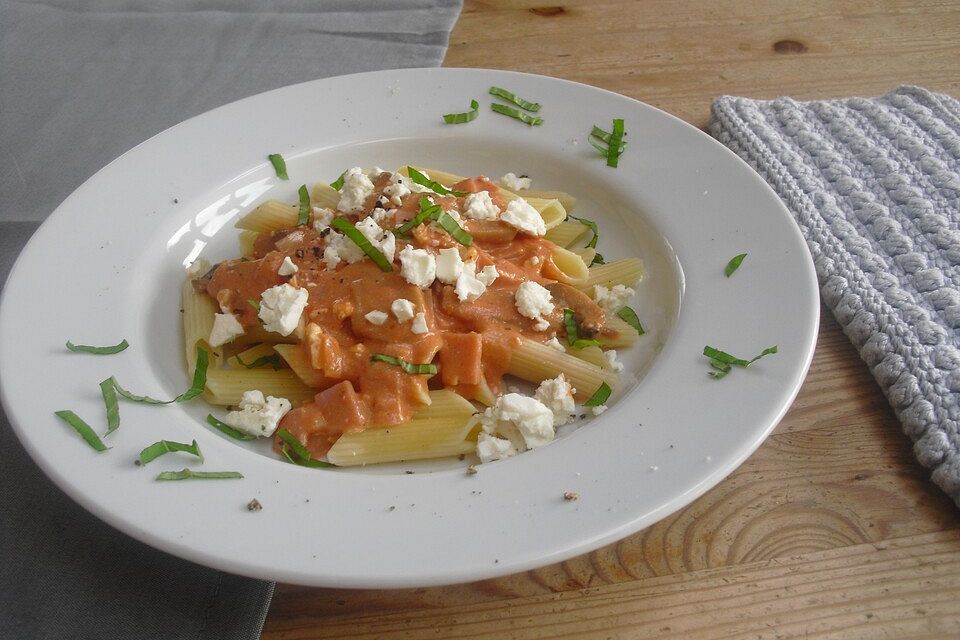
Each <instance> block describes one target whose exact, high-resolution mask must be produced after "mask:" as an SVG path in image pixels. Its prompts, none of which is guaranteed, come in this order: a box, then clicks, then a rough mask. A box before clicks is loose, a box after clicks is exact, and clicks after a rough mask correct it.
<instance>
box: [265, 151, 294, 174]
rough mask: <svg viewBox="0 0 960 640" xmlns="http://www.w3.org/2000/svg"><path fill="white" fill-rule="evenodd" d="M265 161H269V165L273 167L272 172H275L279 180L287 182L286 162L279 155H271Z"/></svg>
mask: <svg viewBox="0 0 960 640" xmlns="http://www.w3.org/2000/svg"><path fill="white" fill-rule="evenodd" d="M267 159H269V160H270V164H272V165H273V170H274V171H275V172H276V174H277V177H278V178H280V179H281V180H289V179H290V176H288V175H287V162H286V160H284V159H283V156H282V155H280V154H279V153H271V154H270V155H268V156H267Z"/></svg>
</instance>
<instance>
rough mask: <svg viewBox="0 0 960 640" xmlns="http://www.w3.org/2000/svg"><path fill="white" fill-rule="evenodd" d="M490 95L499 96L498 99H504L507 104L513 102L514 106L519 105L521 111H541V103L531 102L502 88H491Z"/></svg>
mask: <svg viewBox="0 0 960 640" xmlns="http://www.w3.org/2000/svg"><path fill="white" fill-rule="evenodd" d="M490 95H492V96H497V97H498V98H503V99H504V100H506V101H507V102H512V103H513V104H515V105H517V106H518V107H520V108H521V109H525V110H527V111H530V112H533V113H536V112H538V111H540V103H539V102H530V101H529V100H524V99H523V98H521V97H520V96H518V95H517V94H515V93H512V92H510V91H507V90H506V89H502V88H500V87H490Z"/></svg>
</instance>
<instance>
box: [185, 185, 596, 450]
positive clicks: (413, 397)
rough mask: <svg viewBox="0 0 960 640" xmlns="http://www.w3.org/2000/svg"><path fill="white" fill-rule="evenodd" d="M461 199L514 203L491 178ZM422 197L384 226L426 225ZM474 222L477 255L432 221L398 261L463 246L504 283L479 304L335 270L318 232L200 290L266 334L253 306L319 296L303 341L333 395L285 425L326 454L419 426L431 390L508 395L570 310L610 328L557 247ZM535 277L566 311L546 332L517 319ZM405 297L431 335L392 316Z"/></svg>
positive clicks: (444, 290)
mask: <svg viewBox="0 0 960 640" xmlns="http://www.w3.org/2000/svg"><path fill="white" fill-rule="evenodd" d="M389 175H390V174H389V173H383V174H380V175H379V176H375V177H374V178H373V181H374V186H375V190H374V193H373V194H372V195H371V196H370V197H369V198H368V199H367V201H366V203H365V204H366V207H365V209H364V212H363V213H362V214H361V215H360V216H357V215H355V214H353V215H350V216H348V218H349V219H350V221H351V222H357V221H358V220H359V219H362V218H364V217H366V216H368V215H370V212H371V211H372V210H373V208H374V207H375V206H377V202H378V201H379V202H380V203H381V204H383V199H381V198H380V195H381V192H382V190H383V188H384V187H385V186H387V184H389ZM452 190H454V191H465V192H475V191H487V192H488V193H489V194H490V197H491V199H492V200H493V202H494V203H496V204H497V206H498V207H500V208H501V210H502V209H504V208H505V205H506V203H505V202H504V199H503V196H502V194H500V191H499V189H498V187H497V186H496V185H495V184H493V183H492V182H490V181H489V180H487V179H486V178H482V177H479V178H470V179H467V180H464V181H462V182H460V183H458V184H456V185H453V187H452ZM420 197H421V194H418V193H412V194H410V195H408V196H406V197H405V198H404V199H403V201H402V205H401V206H399V207H395V208H393V209H389V210H390V211H391V212H392V213H393V216H390V217H387V219H386V220H385V221H383V222H382V223H381V226H383V227H384V228H389V227H390V226H391V224H393V225H400V224H402V223H403V222H405V221H407V220H409V219H411V218H412V217H414V216H415V215H416V213H417V211H418V210H419V201H420ZM432 197H433V199H434V200H435V201H436V202H437V203H438V204H440V205H441V206H442V207H443V208H444V210H447V211H450V210H452V209H456V210H457V211H461V210H462V209H463V198H456V197H453V196H443V197H438V196H432ZM390 206H392V205H389V204H388V205H387V207H390ZM342 215H345V214H343V213H342V212H338V216H342ZM391 217H392V219H391ZM462 225H463V227H464V229H465V230H466V231H467V232H468V233H470V234H471V236H472V237H473V244H472V245H471V246H470V247H466V246H463V245H460V244H459V243H458V242H457V241H456V240H454V238H453V237H451V236H450V235H449V234H447V233H446V232H445V231H443V230H442V229H439V228H436V227H435V226H434V225H432V224H430V223H425V224H422V225H419V226H418V227H416V228H414V229H413V231H412V232H411V233H410V235H409V236H408V237H407V238H406V239H405V240H401V239H399V238H398V239H397V249H396V254H397V255H399V253H400V251H401V250H402V249H403V247H404V246H406V245H407V244H412V245H413V246H414V248H429V249H433V250H435V251H436V250H439V249H442V248H448V247H456V248H457V249H458V250H459V252H460V255H461V258H462V259H463V261H464V262H467V261H472V260H475V261H476V263H477V269H478V271H479V270H481V269H482V268H483V267H485V266H487V265H493V266H495V267H496V269H497V271H498V273H499V277H498V278H497V279H496V280H495V281H494V282H493V283H492V284H491V285H490V286H489V287H488V288H487V289H486V291H485V292H484V293H483V294H482V295H481V296H480V297H479V298H477V299H476V300H474V301H473V302H461V301H460V300H459V299H458V298H457V296H456V294H455V292H454V287H453V286H451V285H445V284H443V283H441V282H440V281H439V280H437V281H435V282H434V283H433V285H431V286H430V287H429V288H427V289H419V288H418V287H416V286H414V285H412V284H410V283H408V282H407V281H406V280H405V279H404V278H403V277H402V276H401V275H400V263H399V259H397V260H395V261H394V265H393V266H394V270H393V272H388V273H386V272H383V271H381V270H380V269H379V268H378V267H377V266H376V265H375V264H374V263H373V262H372V261H371V260H369V259H364V260H361V261H359V262H356V263H354V264H347V263H346V262H341V263H340V264H339V265H338V266H337V268H336V269H334V270H330V271H328V270H327V268H326V263H325V262H324V260H323V248H324V246H325V239H324V235H325V234H322V233H317V232H316V231H314V229H313V228H312V227H309V226H304V227H297V228H295V229H287V230H282V231H277V232H274V233H273V234H261V235H260V237H259V238H258V239H257V241H256V243H255V245H254V254H253V257H252V259H240V260H230V261H225V262H223V263H221V264H220V265H218V266H217V268H215V270H214V271H213V272H212V274H208V275H207V276H205V277H204V278H202V279H201V280H200V281H198V283H197V284H198V286H200V287H203V288H204V289H205V291H206V292H207V293H208V294H209V295H210V296H211V297H212V298H213V299H214V300H216V301H217V302H218V303H219V305H220V308H221V310H222V311H223V312H224V313H233V314H236V315H237V317H238V319H239V320H240V323H241V324H242V325H243V326H244V327H255V326H258V325H259V320H258V318H257V311H256V309H255V305H254V304H253V303H255V302H258V301H259V300H260V294H261V293H262V292H263V291H264V290H265V289H268V288H270V287H273V286H276V285H278V284H281V283H284V282H289V283H290V284H291V285H292V286H294V287H302V288H305V289H306V290H307V292H308V293H309V298H308V303H307V308H306V310H305V312H304V314H303V317H302V318H301V328H300V330H299V333H298V335H300V337H301V340H300V348H302V349H304V350H305V352H306V354H307V355H308V356H309V358H310V361H311V363H312V365H313V366H314V368H316V369H317V370H319V371H320V372H321V373H322V374H323V376H324V377H325V378H326V379H327V381H328V383H329V386H326V388H324V389H323V390H322V391H320V392H319V393H317V395H316V397H315V398H314V400H313V401H312V402H307V403H305V404H303V405H302V406H300V407H297V408H295V409H293V410H292V411H290V412H289V413H288V414H287V415H286V416H284V418H283V420H282V422H281V425H280V426H281V427H283V428H285V429H287V430H289V431H290V432H291V433H292V434H293V435H294V436H296V437H297V438H298V439H299V440H300V441H301V442H302V443H303V444H304V445H305V446H306V447H307V448H308V449H309V450H310V451H311V453H312V454H313V455H314V456H322V455H323V454H325V453H326V452H327V450H329V448H330V447H331V446H332V445H333V443H334V442H336V440H337V438H339V437H340V435H341V434H343V433H347V432H353V431H362V430H363V429H365V428H367V427H368V426H371V425H377V426H386V425H395V424H400V423H403V422H406V421H408V420H409V419H410V418H411V416H412V414H413V412H414V411H415V410H416V409H417V408H418V407H421V406H423V405H424V404H427V403H428V402H429V395H428V390H429V388H434V387H435V388H439V387H441V386H443V387H450V388H453V389H454V390H456V391H457V392H458V393H460V394H461V395H463V396H465V397H467V398H468V399H474V398H476V397H477V396H478V394H481V393H483V392H485V391H486V392H487V393H489V392H491V391H492V392H493V393H497V392H499V390H500V387H501V384H502V379H503V376H504V374H505V373H506V371H507V369H508V368H509V366H510V352H511V350H512V349H514V348H516V346H517V345H518V344H519V339H520V337H521V336H525V337H528V338H532V339H534V340H538V341H541V342H543V341H546V340H548V339H549V338H550V337H553V336H555V335H556V333H557V330H558V329H560V332H561V334H562V333H563V330H562V324H563V308H564V307H569V308H572V309H574V311H575V312H576V313H577V316H578V321H579V322H581V324H582V326H583V328H584V330H585V331H586V332H588V333H595V332H597V331H600V330H602V324H603V313H602V311H601V310H600V308H599V307H598V306H597V305H596V304H595V303H594V302H593V301H592V300H590V298H589V297H588V296H586V295H584V294H583V293H581V292H579V291H578V290H576V289H574V288H573V287H570V286H567V285H564V284H561V283H559V282H557V278H558V277H559V275H560V272H559V270H558V269H557V267H556V266H555V265H554V263H553V259H552V256H553V251H554V248H555V246H556V245H554V244H553V243H552V242H550V241H548V240H545V239H543V238H537V237H533V236H529V235H526V234H523V233H518V232H517V230H516V229H515V228H513V227H511V226H509V225H507V224H505V223H503V222H500V221H499V220H483V221H479V220H466V219H464V221H463V223H462ZM285 257H289V258H290V259H291V260H292V261H293V263H294V264H296V265H297V267H298V268H299V271H298V272H297V273H296V274H294V275H293V276H288V277H285V276H280V275H278V274H277V271H278V269H279V267H280V264H281V263H282V262H283V260H284V258H285ZM528 280H532V281H534V282H537V283H539V284H542V285H543V286H545V287H547V288H548V289H550V291H551V294H552V295H553V297H554V305H555V308H554V311H553V312H552V313H550V314H549V315H546V316H544V319H545V320H546V321H547V322H548V323H549V324H550V327H549V328H548V329H547V330H546V331H536V330H535V329H534V325H535V321H534V320H531V319H530V318H526V317H524V316H522V315H521V314H520V313H519V312H518V311H517V307H516V304H515V294H516V291H517V288H518V287H519V286H520V284H521V283H523V282H525V281H528ZM401 298H402V299H406V300H409V301H410V302H412V303H413V305H414V307H415V311H414V313H419V312H422V313H423V314H424V315H425V318H426V321H427V326H428V328H429V331H428V332H427V333H425V334H420V335H418V334H415V333H413V331H412V326H413V325H412V322H411V321H410V320H407V321H405V322H399V321H398V320H397V318H396V317H395V315H394V314H393V313H392V312H391V304H392V303H393V302H394V300H397V299H401ZM371 311H382V312H385V313H387V315H388V319H387V320H386V322H384V323H383V324H382V325H379V326H378V325H374V324H372V323H371V322H369V321H368V320H367V319H366V317H365V316H366V315H367V314H368V313H369V312H371ZM374 353H382V354H386V355H390V356H395V357H399V358H403V359H404V360H406V361H408V362H411V363H415V364H420V363H430V362H435V363H437V364H438V365H439V368H440V372H439V374H438V375H436V376H433V377H429V376H427V375H416V374H408V373H406V372H405V371H404V370H403V369H402V368H400V367H398V366H396V365H392V364H388V363H384V362H371V358H370V357H371V355H372V354H374Z"/></svg>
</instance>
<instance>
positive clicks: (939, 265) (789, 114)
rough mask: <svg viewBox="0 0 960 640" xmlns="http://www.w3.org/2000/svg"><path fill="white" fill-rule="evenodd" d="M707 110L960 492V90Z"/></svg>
mask: <svg viewBox="0 0 960 640" xmlns="http://www.w3.org/2000/svg"><path fill="white" fill-rule="evenodd" d="M712 115H713V117H712V123H711V132H712V134H713V135H714V137H715V138H717V139H718V140H719V141H720V142H722V143H723V144H725V145H726V146H728V147H729V148H730V149H732V150H733V151H734V152H736V153H737V154H738V155H740V157H742V158H743V159H744V160H746V161H747V162H748V163H749V164H750V165H751V166H753V168H754V169H756V170H757V172H758V173H759V174H760V175H761V176H763V177H764V179H766V180H767V182H769V183H770V185H771V186H772V187H773V188H774V190H775V191H776V192H777V193H778V194H779V195H780V197H781V198H782V199H783V201H784V203H786V205H787V207H788V208H789V209H790V211H791V212H792V213H793V216H794V218H795V219H796V221H797V223H798V224H799V225H800V229H801V230H802V232H803V235H804V237H805V238H806V240H807V245H808V246H809V248H810V253H811V254H812V255H813V260H814V264H815V265H816V270H817V277H818V279H819V282H820V293H821V297H822V300H823V302H824V303H825V304H826V305H827V306H828V307H829V308H830V309H831V311H832V312H833V314H834V316H835V317H836V318H837V320H838V321H839V323H840V324H841V325H842V326H843V330H844V332H845V333H846V335H847V336H848V337H849V338H850V340H851V341H852V342H853V344H854V345H855V346H856V347H857V349H858V350H859V351H860V356H861V357H862V358H863V360H864V361H865V362H866V363H867V365H868V366H869V367H870V370H871V371H872V372H873V375H874V377H875V378H876V380H877V382H879V383H880V386H881V388H882V389H883V392H884V393H885V394H886V397H887V399H888V400H889V401H890V404H891V405H892V406H893V408H894V410H895V411H896V414H897V416H898V418H899V419H900V422H901V423H902V425H903V430H904V432H905V433H906V434H907V435H908V436H910V438H911V439H912V440H913V442H914V452H915V454H916V456H917V459H918V460H919V461H920V462H921V463H922V464H923V465H925V466H927V467H929V468H930V469H932V470H933V472H932V477H933V480H934V482H936V483H937V484H938V485H939V486H940V487H941V488H942V489H943V490H944V491H946V492H947V494H949V495H950V497H952V498H953V500H954V501H955V502H956V503H957V504H958V505H960V431H958V420H960V350H958V347H960V230H958V228H960V102H957V100H955V99H953V98H950V97H948V96H944V95H938V94H934V93H931V92H929V91H927V90H925V89H921V88H918V87H901V88H899V89H897V90H895V91H893V92H892V93H890V94H887V95H885V96H883V97H880V98H874V99H867V98H850V99H843V100H826V101H817V102H797V101H795V100H791V99H789V98H780V99H777V100H772V101H759V100H748V99H744V98H736V97H729V96H724V97H721V98H718V99H717V100H715V101H714V103H713V114H712Z"/></svg>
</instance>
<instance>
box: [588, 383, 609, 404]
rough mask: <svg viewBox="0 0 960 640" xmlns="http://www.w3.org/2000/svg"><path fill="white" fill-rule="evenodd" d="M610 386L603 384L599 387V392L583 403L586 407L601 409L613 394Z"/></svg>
mask: <svg viewBox="0 0 960 640" xmlns="http://www.w3.org/2000/svg"><path fill="white" fill-rule="evenodd" d="M611 391H612V390H611V389H610V385H608V384H607V383H606V382H601V383H600V386H599V387H597V390H596V391H594V392H593V395H592V396H590V399H589V400H587V401H586V402H584V403H583V406H585V407H599V406H600V405H602V404H603V403H605V402H606V401H607V398H609V397H610V393H611Z"/></svg>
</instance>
